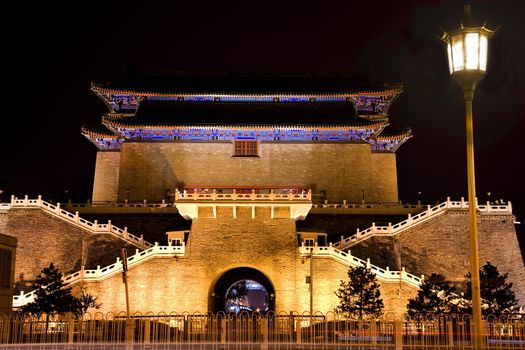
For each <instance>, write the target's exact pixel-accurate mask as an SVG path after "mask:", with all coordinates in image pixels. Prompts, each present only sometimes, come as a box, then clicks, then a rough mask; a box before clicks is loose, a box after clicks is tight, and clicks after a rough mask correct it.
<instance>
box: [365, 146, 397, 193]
mask: <svg viewBox="0 0 525 350" xmlns="http://www.w3.org/2000/svg"><path fill="white" fill-rule="evenodd" d="M370 160H371V167H370V170H371V172H372V183H373V188H374V189H375V191H377V193H380V194H381V196H380V198H384V199H380V200H379V201H381V202H397V200H398V196H397V165H396V154H395V153H387V152H384V153H376V152H375V153H372V157H371V158H370ZM369 195H372V196H371V198H370V199H369ZM376 198H377V197H374V195H373V194H368V193H366V192H365V201H368V200H371V201H375V200H377V199H376Z"/></svg>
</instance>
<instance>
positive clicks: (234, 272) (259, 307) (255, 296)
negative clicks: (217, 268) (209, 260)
mask: <svg viewBox="0 0 525 350" xmlns="http://www.w3.org/2000/svg"><path fill="white" fill-rule="evenodd" d="M208 310H209V311H211V312H214V313H216V312H220V311H223V312H239V311H243V310H247V311H257V312H261V313H264V312H268V311H272V310H275V290H274V287H273V284H272V282H271V281H270V280H269V279H268V277H266V275H265V274H263V273H262V272H260V271H259V270H256V269H253V268H250V267H237V268H233V269H231V270H228V271H226V272H225V273H223V274H222V275H221V276H220V277H219V278H218V279H217V280H216V282H215V283H214V284H212V285H211V286H210V298H209V303H208Z"/></svg>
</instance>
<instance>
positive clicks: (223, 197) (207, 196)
mask: <svg viewBox="0 0 525 350" xmlns="http://www.w3.org/2000/svg"><path fill="white" fill-rule="evenodd" d="M189 200H195V201H197V200H203V201H242V200H245V201H311V200H312V191H310V190H309V191H308V192H305V193H274V192H273V190H272V191H271V192H270V193H256V192H255V190H252V192H251V193H237V192H236V191H235V190H233V192H232V193H218V192H217V191H216V190H215V189H213V190H212V191H211V192H198V191H194V192H187V191H183V192H181V191H179V190H177V191H175V202H177V201H189Z"/></svg>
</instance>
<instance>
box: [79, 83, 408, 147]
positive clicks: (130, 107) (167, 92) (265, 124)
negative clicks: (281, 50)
mask: <svg viewBox="0 0 525 350" xmlns="http://www.w3.org/2000/svg"><path fill="white" fill-rule="evenodd" d="M358 87H361V89H359V88H358ZM91 88H92V90H93V91H94V92H95V94H97V95H98V96H99V97H100V98H101V99H102V100H103V101H104V102H105V103H106V105H107V106H108V109H109V113H107V114H106V115H105V116H104V117H103V120H102V122H103V125H104V126H105V127H106V128H107V131H106V132H101V131H97V132H95V131H93V130H91V129H89V128H83V130H82V133H83V134H84V135H85V136H86V137H87V138H88V139H90V140H91V141H92V142H93V143H95V144H96V145H97V146H98V147H99V149H102V150H113V149H119V148H120V144H121V143H122V142H125V141H128V140H129V141H138V140H150V141H179V140H203V141H226V140H236V139H252V140H262V141H268V142H269V141H302V142H305V141H310V142H326V141H331V142H368V143H370V144H371V145H372V147H373V149H374V150H375V151H387V152H393V151H395V149H397V148H398V147H399V146H400V145H401V144H402V143H404V142H405V141H406V140H407V139H408V138H410V137H411V134H410V132H409V131H408V132H407V131H404V132H400V133H396V134H392V135H380V134H381V132H382V131H383V129H384V128H385V127H386V126H387V125H388V117H387V112H388V108H389V107H390V105H391V104H392V102H393V101H394V100H395V98H396V97H397V96H398V95H399V94H400V93H401V92H402V88H401V87H399V86H397V87H385V88H381V89H373V88H372V87H371V86H370V85H369V84H368V83H367V82H366V80H364V79H362V78H358V77H356V76H349V75H337V76H326V75H325V76H320V75H315V76H314V75H300V76H297V75H296V76H289V75H285V76H266V75H265V76H261V75H212V76H210V75H187V74H186V75H183V74H178V75H172V76H165V75H147V76H141V77H138V78H137V77H132V78H130V79H128V80H127V81H124V82H119V83H105V84H101V83H92V86H91Z"/></svg>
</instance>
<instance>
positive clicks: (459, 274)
mask: <svg viewBox="0 0 525 350" xmlns="http://www.w3.org/2000/svg"><path fill="white" fill-rule="evenodd" d="M514 219H515V218H514V216H513V215H487V214H481V215H478V221H477V223H478V247H479V266H480V268H481V266H483V265H484V264H485V263H486V262H487V261H490V262H491V263H492V264H493V265H495V266H496V267H497V268H498V270H499V272H500V273H502V274H503V273H506V272H508V273H509V276H508V280H509V281H510V282H513V283H514V287H513V289H514V291H515V292H516V296H517V297H518V298H519V299H520V303H521V304H523V303H524V302H525V266H524V265H523V259H522V257H521V252H520V248H519V243H518V239H517V236H516V230H515V228H514V224H513V222H514ZM396 241H397V242H398V244H399V246H400V253H401V264H402V265H403V266H405V267H406V269H407V271H409V272H411V273H413V274H421V273H423V274H426V275H429V274H431V273H432V272H436V273H440V274H442V275H445V276H446V277H448V278H449V279H451V280H453V281H457V282H461V281H463V280H464V276H465V275H466V274H467V272H469V270H470V263H469V261H470V260H469V229H468V213H467V212H466V211H461V212H460V211H449V212H447V213H446V214H444V215H442V216H440V217H438V218H436V219H435V220H431V221H429V222H427V223H425V224H422V225H419V226H417V227H415V228H413V229H411V230H408V231H406V232H404V233H402V234H400V236H399V237H397V240H396ZM352 252H355V250H352ZM369 253H370V252H369Z"/></svg>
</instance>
